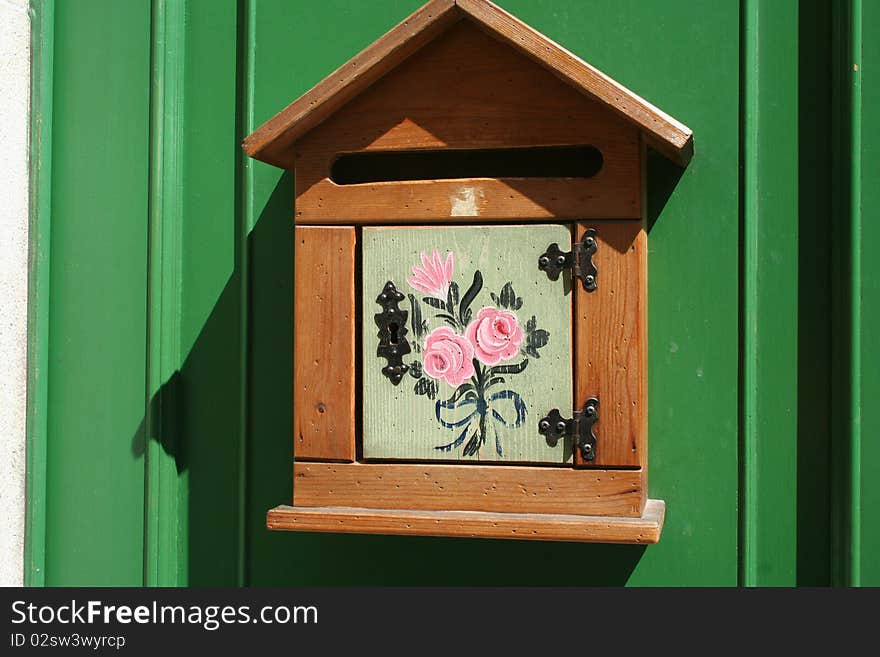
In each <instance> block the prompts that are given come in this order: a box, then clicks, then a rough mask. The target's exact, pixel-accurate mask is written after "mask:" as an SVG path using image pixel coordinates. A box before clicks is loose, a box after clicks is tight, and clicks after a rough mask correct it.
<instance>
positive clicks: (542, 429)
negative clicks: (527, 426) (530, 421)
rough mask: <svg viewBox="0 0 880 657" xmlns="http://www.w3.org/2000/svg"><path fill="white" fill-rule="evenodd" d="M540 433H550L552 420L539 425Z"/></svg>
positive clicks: (542, 421)
mask: <svg viewBox="0 0 880 657" xmlns="http://www.w3.org/2000/svg"><path fill="white" fill-rule="evenodd" d="M538 431H539V432H541V433H546V432H548V431H550V420H541V421H540V422H539V423H538Z"/></svg>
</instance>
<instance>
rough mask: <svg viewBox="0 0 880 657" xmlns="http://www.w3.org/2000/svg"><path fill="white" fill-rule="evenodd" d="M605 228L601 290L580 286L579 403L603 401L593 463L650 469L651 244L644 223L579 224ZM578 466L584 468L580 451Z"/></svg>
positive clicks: (599, 259) (599, 255) (601, 232)
mask: <svg viewBox="0 0 880 657" xmlns="http://www.w3.org/2000/svg"><path fill="white" fill-rule="evenodd" d="M587 228H596V229H597V230H598V236H597V237H598V249H597V252H596V255H595V256H594V257H593V262H594V264H595V265H596V268H597V270H598V278H597V283H598V288H597V289H596V291H595V292H586V291H585V290H584V289H583V287H582V286H581V285H580V284H577V285H575V286H574V287H575V290H576V292H575V309H574V312H575V329H574V331H575V367H574V389H575V404H576V405H577V407H578V408H580V407H581V406H582V405H583V403H584V402H585V401H586V400H587V399H588V398H589V397H594V396H597V397H598V398H599V422H598V423H597V424H596V425H595V427H594V430H595V433H596V436H597V439H598V443H597V447H596V458H595V460H594V461H593V462H591V463H588V464H586V465H592V466H599V467H601V466H636V465H640V466H642V467H645V466H646V460H647V449H646V436H647V404H646V402H647V400H646V393H647V248H646V247H647V240H646V235H645V231H644V230H643V228H642V227H641V224H640V223H637V222H596V223H593V224H579V225H578V229H577V236H578V240H580V239H581V238H582V236H583V234H584V231H585V230H586V229H587ZM575 456H576V463H578V464H581V465H584V463H583V461H582V460H581V459H580V455H579V454H578V453H577V452H576V454H575Z"/></svg>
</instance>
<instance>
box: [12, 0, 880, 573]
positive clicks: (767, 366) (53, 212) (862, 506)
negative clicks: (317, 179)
mask: <svg viewBox="0 0 880 657" xmlns="http://www.w3.org/2000/svg"><path fill="white" fill-rule="evenodd" d="M420 4H421V1H420V0H374V1H372V2H351V1H350V0H324V1H323V2H321V3H314V2H308V1H306V0H152V2H151V1H150V0H130V1H128V2H118V1H117V0H55V1H54V2H52V1H51V0H34V7H35V9H36V25H37V31H38V47H37V48H35V49H34V52H35V53H36V54H37V56H38V62H37V66H38V69H37V70H38V73H37V76H36V77H35V80H36V85H37V96H36V98H35V101H34V107H35V108H36V112H37V120H35V123H34V130H33V135H34V139H35V146H34V152H35V153H39V154H40V157H39V158H35V162H36V165H35V166H36V168H35V171H36V173H37V174H38V177H37V178H36V179H35V183H34V184H35V204H34V207H35V212H36V216H35V223H34V225H35V230H34V238H33V239H34V242H35V244H34V253H35V267H36V270H35V274H34V290H35V295H36V296H35V297H34V299H33V309H34V312H33V316H34V321H33V322H32V331H33V334H32V358H31V363H32V385H31V395H32V399H31V412H30V430H29V431H30V441H31V442H30V449H29V458H30V459H31V464H30V466H29V478H30V483H29V486H30V491H29V496H28V498H29V500H30V502H29V503H30V509H29V521H28V541H29V547H28V560H29V571H28V575H29V580H30V581H31V582H33V583H42V582H45V583H48V584H53V585H65V584H66V585H77V584H80V585H83V584H117V585H136V584H141V583H145V582H146V583H164V584H177V583H180V584H201V585H222V584H235V583H239V584H253V585H289V584H440V585H442V584H448V585H452V584H545V585H553V584H558V585H571V584H633V585H645V584H650V585H734V584H737V583H738V582H748V583H757V584H762V583H776V584H794V583H812V584H827V583H829V582H831V581H832V566H834V578H835V579H834V581H837V582H843V583H847V582H858V581H861V582H862V583H866V584H870V583H873V584H877V583H878V580H877V572H876V571H877V569H876V566H875V567H873V568H872V567H871V561H870V558H871V555H872V554H874V553H876V550H875V549H873V547H872V546H876V545H877V541H878V537H880V525H878V521H877V519H878V517H880V516H878V514H876V513H875V512H873V509H874V507H872V506H870V504H871V503H872V501H873V500H875V499H876V498H877V495H876V491H877V490H878V488H877V485H876V483H872V482H876V481H877V477H876V465H875V461H876V459H874V461H871V459H869V458H868V456H870V455H871V454H874V453H876V447H875V446H876V441H871V440H870V436H871V435H872V433H871V432H872V430H873V433H874V434H876V426H877V422H876V419H877V413H876V412H874V413H870V412H868V411H867V410H863V412H861V413H859V412H858V411H859V409H860V408H861V407H860V405H859V404H860V402H859V400H862V402H861V403H864V404H865V405H866V407H865V408H866V409H867V408H868V402H869V400H870V399H871V398H872V396H876V395H877V394H878V390H877V386H876V368H873V369H872V368H870V367H868V364H869V363H871V362H875V361H876V360H877V347H876V340H873V341H872V340H871V339H870V338H871V334H869V333H868V330H869V329H870V328H871V327H872V326H873V325H875V324H876V317H877V312H876V308H877V304H876V295H874V296H873V297H872V296H871V295H870V294H868V292H869V291H871V290H872V289H873V288H871V284H870V281H872V280H878V277H877V276H874V277H873V278H872V277H871V276H870V275H869V274H871V272H873V270H874V269H875V268H876V265H874V264H872V262H873V261H872V260H871V259H869V258H867V257H865V258H864V259H862V260H859V259H858V258H856V256H857V255H859V254H862V253H863V252H864V253H866V254H867V253H872V252H876V250H877V247H878V244H877V243H876V235H877V229H876V226H877V225H878V223H877V222H876V221H874V222H872V221H869V220H868V219H869V217H868V216H867V213H868V212H870V211H871V210H872V206H870V202H871V200H872V199H873V198H874V197H875V196H876V193H874V195H873V196H872V195H871V192H872V189H875V188H876V186H874V187H873V188H872V187H871V186H870V185H865V186H864V187H862V186H861V181H862V180H871V177H870V175H871V174H872V173H873V169H871V168H870V165H871V161H872V160H871V159H870V158H869V157H868V155H870V153H872V152H874V151H875V150H876V137H875V136H874V133H873V132H872V131H869V130H864V131H862V132H859V131H858V127H859V126H860V125H861V121H865V122H866V125H869V123H867V122H868V121H870V119H871V118H876V114H877V102H876V99H877V89H878V88H880V80H878V79H877V76H876V71H877V70H880V61H878V56H877V52H876V43H877V41H876V39H875V40H874V41H871V40H870V39H865V44H864V47H863V46H862V45H861V44H862V41H861V35H862V34H863V33H865V34H872V33H876V32H877V27H878V19H880V12H878V8H877V3H867V2H863V0H850V2H848V3H832V2H831V0H822V1H820V2H815V3H796V2H793V1H791V0H788V1H785V0H780V1H778V2H777V0H741V1H737V0H719V1H717V2H713V3H701V4H700V5H699V6H698V8H697V9H695V3H694V2H692V0H657V1H645V0H589V1H584V0H553V1H552V2H551V1H549V0H548V1H536V0H500V4H501V5H502V6H503V7H504V8H505V9H507V10H509V11H511V12H513V13H515V14H516V15H518V16H519V17H520V18H522V19H523V20H525V21H526V22H528V23H530V24H532V25H533V26H534V27H536V28H537V29H539V30H540V31H542V32H544V33H546V34H547V35H549V36H550V37H552V38H553V39H555V40H556V41H558V42H559V43H561V44H562V45H564V46H565V47H567V48H568V49H570V50H572V51H573V52H575V53H577V54H579V55H581V56H583V57H584V58H585V59H587V60H588V61H589V62H590V63H592V64H593V65H595V66H597V67H598V68H600V69H601V70H603V71H605V72H607V73H608V74H609V75H611V76H612V77H614V78H615V79H617V80H619V81H621V82H622V83H624V84H625V85H627V86H628V87H630V88H631V89H633V90H635V91H636V92H637V93H638V94H639V95H641V96H643V97H644V98H647V99H650V101H651V102H652V103H655V104H656V105H658V106H659V107H661V108H663V109H664V110H666V111H668V112H669V113H670V114H672V115H673V116H676V117H677V118H680V119H681V120H682V121H684V122H685V123H686V124H687V125H688V126H689V127H691V128H692V129H693V131H694V134H695V140H696V141H695V143H696V155H695V157H694V159H693V161H692V163H691V165H690V166H689V167H688V169H687V170H686V171H685V172H681V171H680V170H678V169H677V168H675V167H673V166H671V165H668V164H667V163H666V161H665V160H664V159H663V158H662V157H654V156H651V155H649V157H648V165H647V199H648V228H649V245H650V248H649V256H648V259H649V271H650V277H649V291H648V294H649V307H650V315H649V356H648V358H649V390H648V397H649V400H650V408H649V435H650V454H649V462H650V467H651V477H650V482H649V494H650V496H651V497H654V498H662V499H664V500H665V501H666V503H667V509H668V513H667V520H666V525H665V528H664V532H663V538H662V540H661V542H660V544H658V545H656V546H652V547H650V548H647V549H646V548H643V547H638V546H611V545H580V544H578V545H567V544H549V543H527V542H523V543H519V542H513V541H478V540H455V539H429V538H406V537H393V538H389V537H380V536H335V535H307V534H296V533H271V532H268V531H267V530H266V529H265V526H264V523H265V511H266V509H268V508H270V507H273V506H275V505H277V504H279V503H281V502H285V501H289V499H290V490H291V467H290V458H291V427H292V418H291V403H290V400H291V398H292V391H291V377H292V371H291V370H292V367H291V363H292V361H293V355H292V353H291V351H292V346H291V345H292V340H291V335H292V331H293V317H292V304H291V297H292V280H293V263H292V259H293V249H292V217H293V211H294V209H293V207H292V198H293V192H292V185H291V178H290V176H289V175H286V174H282V173H281V172H279V171H278V170H277V169H274V168H272V167H268V166H265V165H263V164H260V163H257V162H253V161H247V160H245V158H243V157H242V156H241V153H240V150H239V143H240V140H241V139H242V137H243V136H244V135H247V134H249V133H250V132H251V131H252V130H253V129H254V128H255V127H256V126H258V125H260V124H261V123H262V122H263V121H265V120H266V119H268V118H269V117H270V116H271V115H272V114H273V113H274V112H276V111H277V110H278V109H279V108H280V107H283V106H284V105H285V104H286V103H288V102H289V101H290V100H291V99H293V98H295V97H297V96H298V95H300V94H301V93H303V92H304V91H306V90H307V89H308V88H309V87H311V86H312V85H313V84H315V83H316V82H318V81H319V80H320V79H322V78H323V77H324V76H326V75H327V74H328V73H330V72H331V71H332V70H334V68H335V67H337V66H338V65H340V64H342V63H343V62H344V61H346V60H347V59H348V58H349V57H351V56H352V55H354V54H355V53H357V52H358V51H359V50H361V49H362V48H363V47H365V46H367V45H368V44H369V43H371V42H372V41H373V40H374V39H376V38H377V37H379V36H380V35H381V34H383V33H384V32H385V31H386V30H388V29H389V28H390V27H392V26H393V25H394V24H395V23H397V22H398V21H400V20H401V19H403V18H404V17H405V16H406V15H407V14H409V13H410V12H412V11H413V10H415V9H416V8H417V7H418V6H419V5H420ZM863 5H864V6H863ZM849 6H852V7H853V8H854V9H857V10H858V11H853V12H849V9H848V8H849ZM832 25H833V26H835V30H834V32H832V31H831V29H830V26H832ZM111 28H112V29H111ZM671 35H673V36H674V38H671ZM855 63H858V64H859V65H858V67H857V69H858V70H856V69H855V68H854V64H855ZM53 66H54V67H53ZM799 71H800V72H801V73H800V75H799ZM832 81H834V84H832ZM741 92H742V93H744V94H745V96H743V95H741ZM832 98H833V99H834V103H833V104H832V102H831V100H830V99H832ZM771 118H772V119H773V120H772V121H771V120H770V119H771ZM856 118H858V119H859V120H855V119H856ZM829 135H834V136H835V142H834V148H832V142H831V140H830V138H829ZM872 149H874V150H872ZM852 153H857V154H859V157H860V158H861V159H864V160H865V164H864V168H857V169H856V170H855V171H854V172H851V171H850V169H849V166H848V162H849V156H850V155H851V154H852ZM861 159H859V163H860V162H861ZM875 160H876V158H875ZM832 165H833V167H832ZM741 171H742V172H743V176H744V178H743V179H742V180H741V178H740V172H741ZM832 173H833V174H834V175H833V176H832ZM798 176H800V180H799V179H798ZM829 181H833V182H834V185H833V189H832V187H830V186H829ZM853 181H856V182H857V183H858V184H855V183H853V185H851V184H850V183H851V182H853ZM759 182H760V185H757V183H759ZM746 183H748V184H746ZM864 208H867V210H864ZM873 209H874V211H876V209H875V208H873ZM863 212H864V213H865V217H864V230H862V227H861V224H860V223H858V222H855V223H854V218H858V219H859V220H860V221H861V219H860V218H861V216H862V214H861V213H863ZM829 217H832V218H833V220H832V221H829ZM872 227H873V228H872ZM798 236H800V239H798ZM825 248H830V249H831V254H832V256H833V257H832V258H831V260H832V261H833V262H834V268H833V269H832V267H831V265H830V264H829V259H828V258H826V257H824V255H822V254H824V253H825V251H824V249H825ZM817 251H818V254H819V255H818V256H817ZM854 259H855V260H854ZM853 262H855V263H856V265H857V266H852V263H853ZM747 282H748V283H749V285H746V283H747ZM495 285H496V288H497V283H496V284H495ZM832 290H833V294H832ZM495 291H496V293H497V289H496V290H495ZM517 293H518V294H519V295H520V296H522V297H523V298H524V299H526V298H527V297H526V295H525V293H524V292H520V291H519V290H517ZM863 306H864V309H863ZM828 308H832V311H833V312H828V310H827V309H828ZM862 309H863V310H864V312H860V311H861V310H862ZM871 309H873V310H871ZM832 318H836V319H834V320H833V321H832ZM872 321H873V322H874V324H871V322H872ZM860 329H861V330H863V331H864V333H863V338H862V341H861V342H859V343H858V344H856V345H855V346H854V347H853V349H854V350H853V349H850V345H851V344H852V340H851V336H852V334H853V333H856V332H858V331H859V330H860ZM765 354H767V355H769V356H766V357H765ZM831 354H834V357H833V360H832V356H831ZM770 356H772V357H770ZM542 358H543V356H542ZM853 363H855V365H858V364H859V363H861V369H858V368H854V366H852V364H853ZM832 376H833V381H834V385H833V386H832V385H831V381H832ZM854 392H856V393H858V394H853V393H854ZM832 416H833V420H834V421H833V422H832ZM870 423H873V424H870ZM859 436H861V442H859V441H858V440H855V441H854V439H855V438H858V437H859ZM872 450H873V451H872ZM832 457H833V458H832ZM832 488H833V493H834V494H833V495H832V490H831V489H832ZM145 492H146V494H145ZM832 519H833V526H832ZM832 530H833V531H832ZM832 544H833V545H834V546H835V549H834V550H832ZM575 562H578V563H595V564H601V567H598V568H592V569H583V568H575V569H572V568H570V567H567V566H566V564H571V563H575ZM876 562H877V560H876V559H875V560H874V563H875V564H876ZM463 563H479V564H480V566H481V567H480V568H479V569H471V568H463V567H462V564H463ZM340 564H344V567H341V566H340ZM863 564H864V567H861V566H862V565H863ZM859 578H861V579H859ZM871 578H873V579H871Z"/></svg>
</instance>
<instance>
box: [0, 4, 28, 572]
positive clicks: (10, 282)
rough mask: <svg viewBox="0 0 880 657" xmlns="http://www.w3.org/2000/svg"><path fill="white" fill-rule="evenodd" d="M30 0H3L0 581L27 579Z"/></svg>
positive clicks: (0, 71) (0, 17) (0, 58)
mask: <svg viewBox="0 0 880 657" xmlns="http://www.w3.org/2000/svg"><path fill="white" fill-rule="evenodd" d="M30 48H31V17H30V13H29V6H28V0H0V585H2V586H21V585H22V584H23V583H24V531H25V474H26V465H25V464H26V462H27V461H26V458H25V443H26V440H25V437H26V433H25V430H26V429H25V427H26V415H27V413H26V405H27V306H28V222H29V219H28V190H29V181H28V146H29V143H28V138H29V131H28V125H29V116H30V75H31V71H30V68H31V52H30Z"/></svg>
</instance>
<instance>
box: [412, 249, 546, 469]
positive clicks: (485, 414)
mask: <svg viewBox="0 0 880 657" xmlns="http://www.w3.org/2000/svg"><path fill="white" fill-rule="evenodd" d="M455 261H456V258H455V253H453V252H451V251H449V252H446V253H445V254H441V253H440V250H439V249H433V250H432V251H431V252H430V253H428V252H422V253H421V254H420V258H419V262H417V263H415V264H413V265H412V275H411V276H409V277H408V278H407V279H406V282H407V284H408V285H409V287H410V288H411V290H412V292H410V293H409V294H407V295H406V297H407V299H408V301H409V305H410V311H409V321H410V327H411V330H412V333H413V334H414V338H415V339H414V340H413V345H412V357H413V360H412V362H410V363H407V364H406V365H405V369H406V371H407V372H408V373H409V375H410V376H411V377H412V378H413V379H414V381H413V382H412V391H413V394H415V395H417V396H423V397H424V398H425V399H426V402H427V403H431V404H433V409H434V418H435V419H436V422H437V423H438V426H439V427H441V428H442V429H443V430H445V431H448V432H449V434H450V440H449V441H448V442H444V443H442V444H439V445H434V446H433V449H435V450H437V451H440V452H451V451H452V450H454V449H459V448H461V453H462V455H463V456H469V457H472V456H478V455H479V451H480V449H481V448H483V446H484V445H486V444H487V443H488V444H489V445H491V447H492V448H493V449H494V450H495V453H496V454H497V456H498V457H499V458H503V456H504V445H503V435H504V429H516V428H518V427H520V426H522V425H523V423H524V422H525V421H526V415H527V404H526V400H524V399H523V398H522V396H521V394H520V392H519V391H518V386H517V377H518V376H520V375H522V373H523V372H525V371H526V369H527V367H528V365H529V362H530V359H537V358H540V349H541V348H542V347H544V346H545V345H547V344H548V342H549V340H550V334H549V332H548V331H546V330H544V329H541V328H539V327H538V320H537V318H536V317H535V316H534V315H532V316H531V317H529V318H528V319H527V320H526V322H525V323H523V322H522V318H521V317H520V316H519V314H518V313H519V311H520V310H521V308H522V306H523V299H522V298H520V297H518V296H517V294H516V291H515V290H514V287H513V283H512V282H510V281H508V282H506V283H505V284H504V285H503V286H502V287H501V289H500V290H498V293H497V294H496V293H495V292H494V291H491V292H488V293H487V292H486V290H484V285H483V274H482V272H481V271H480V269H476V271H474V274H473V278H472V279H471V281H470V283H469V284H468V285H467V287H466V288H465V290H464V293H462V292H461V290H462V288H461V287H460V286H459V284H458V282H457V281H456V280H455ZM502 280H503V279H502ZM401 298H402V296H401Z"/></svg>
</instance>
